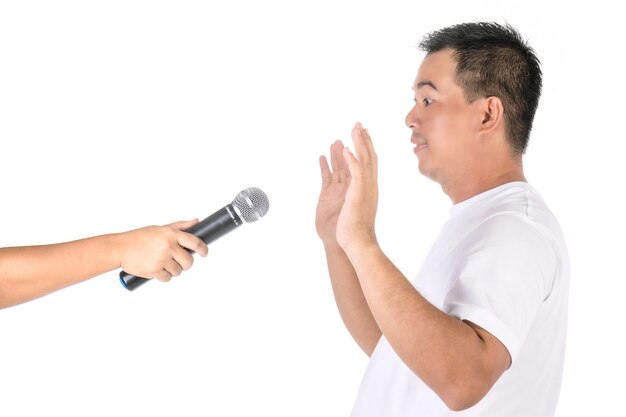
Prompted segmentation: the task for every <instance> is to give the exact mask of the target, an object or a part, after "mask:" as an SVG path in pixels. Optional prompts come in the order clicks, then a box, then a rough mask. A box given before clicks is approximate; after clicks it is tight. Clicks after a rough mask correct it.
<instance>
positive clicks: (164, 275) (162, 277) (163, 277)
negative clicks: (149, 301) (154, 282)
mask: <svg viewBox="0 0 626 417" xmlns="http://www.w3.org/2000/svg"><path fill="white" fill-rule="evenodd" d="M154 278H156V279H158V280H159V281H161V282H167V281H169V280H171V279H172V274H170V273H169V272H168V271H167V270H166V269H165V268H164V269H162V270H161V271H159V272H157V273H156V274H154Z"/></svg>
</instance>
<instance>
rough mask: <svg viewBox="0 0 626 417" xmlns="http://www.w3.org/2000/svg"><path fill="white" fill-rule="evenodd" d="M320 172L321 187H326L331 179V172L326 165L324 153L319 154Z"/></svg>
mask: <svg viewBox="0 0 626 417" xmlns="http://www.w3.org/2000/svg"><path fill="white" fill-rule="evenodd" d="M320 172H321V173H322V187H327V186H329V185H330V183H331V182H332V180H333V174H332V172H330V168H329V167H328V160H327V159H326V157H325V156H324V155H322V156H320Z"/></svg>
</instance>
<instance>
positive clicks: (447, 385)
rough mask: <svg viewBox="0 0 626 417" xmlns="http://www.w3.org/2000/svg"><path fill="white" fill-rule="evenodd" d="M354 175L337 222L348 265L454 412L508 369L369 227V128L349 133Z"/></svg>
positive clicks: (490, 342)
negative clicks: (432, 298)
mask: <svg viewBox="0 0 626 417" xmlns="http://www.w3.org/2000/svg"><path fill="white" fill-rule="evenodd" d="M352 138H353V141H354V146H355V151H356V156H355V155H353V154H352V152H350V150H349V149H347V148H346V149H345V150H344V157H345V159H346V161H347V163H348V165H349V169H350V173H351V176H352V180H351V183H350V187H349V189H348V191H347V193H346V198H345V203H344V205H343V207H342V210H341V214H340V215H339V218H338V220H337V241H338V243H339V244H340V246H341V247H342V248H343V249H344V251H345V253H346V255H347V256H348V259H349V260H350V262H351V264H352V266H353V267H354V269H355V271H356V274H357V276H358V279H359V282H360V284H361V289H362V291H363V294H364V296H365V299H366V300H367V304H368V306H369V308H370V309H371V312H372V314H373V316H374V318H375V320H376V322H377V323H378V325H379V326H380V329H381V330H382V333H383V334H384V335H385V337H386V338H387V340H388V341H389V343H390V344H391V346H392V347H393V349H394V350H395V352H396V353H397V354H398V356H399V357H400V358H401V359H402V360H403V361H404V362H405V363H406V365H407V366H408V367H409V368H410V369H411V370H412V371H413V372H414V373H415V374H416V375H417V376H419V377H420V379H422V380H423V381H424V382H425V383H426V384H427V385H428V386H429V387H430V388H431V389H432V390H433V391H434V392H435V393H437V395H438V396H439V397H440V398H441V399H442V400H443V401H444V402H445V403H446V405H447V406H448V407H449V408H450V409H452V410H462V409H466V408H469V407H471V406H472V405H474V404H476V403H477V402H478V401H480V399H481V398H482V397H483V396H484V395H485V394H486V393H487V392H488V391H489V390H490V389H491V387H492V386H493V384H494V383H495V382H496V381H497V380H498V378H499V377H500V376H501V375H502V373H503V372H504V371H505V370H506V369H507V368H508V367H509V366H510V363H511V357H510V355H509V352H508V351H507V349H506V348H505V346H504V345H503V344H502V343H501V342H500V341H499V340H498V339H497V338H495V337H494V336H492V335H491V334H489V333H488V332H486V331H485V330H483V329H481V328H480V327H478V326H476V325H474V324H473V323H470V322H464V321H461V320H458V319H456V318H454V317H451V316H449V315H447V314H446V313H444V312H442V311H441V310H439V309H437V308H436V307H434V306H433V305H432V304H430V303H429V302H428V301H427V300H426V299H425V298H424V297H422V296H421V295H420V294H419V292H418V291H417V290H416V289H415V288H414V287H413V285H411V283H410V282H409V281H408V280H407V279H406V278H405V277H404V276H403V275H402V273H401V272H400V271H399V270H398V269H397V268H396V267H395V266H394V265H393V264H392V263H391V261H390V260H389V259H388V258H387V257H386V256H385V254H384V253H383V252H382V250H381V249H380V247H379V245H378V242H377V241H376V234H375V231H374V219H375V216H376V206H377V200H378V188H377V187H378V186H377V160H376V153H375V152H374V148H373V145H372V142H371V139H370V137H369V133H368V132H367V130H365V129H363V128H362V126H360V124H357V126H356V127H355V128H354V129H353V131H352Z"/></svg>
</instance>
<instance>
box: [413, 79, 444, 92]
mask: <svg viewBox="0 0 626 417" xmlns="http://www.w3.org/2000/svg"><path fill="white" fill-rule="evenodd" d="M425 86H429V87H431V88H432V89H433V90H435V91H436V92H439V90H437V87H435V84H433V83H432V81H420V82H418V83H417V84H415V87H414V88H413V90H419V89H420V88H422V87H425Z"/></svg>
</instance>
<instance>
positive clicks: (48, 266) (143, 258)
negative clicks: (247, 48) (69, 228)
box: [0, 220, 208, 308]
mask: <svg viewBox="0 0 626 417" xmlns="http://www.w3.org/2000/svg"><path fill="white" fill-rule="evenodd" d="M195 223H197V220H192V221H188V222H177V223H173V224H171V225H168V226H150V227H145V228H142V229H137V230H132V231H129V232H124V233H116V234H108V235H102V236H96V237H91V238H87V239H82V240H77V241H73V242H67V243H58V244H53V245H44V246H28V247H16V248H0V308H5V307H10V306H13V305H16V304H20V303H23V302H26V301H30V300H32V299H35V298H38V297H42V296H44V295H46V294H49V293H51V292H54V291H56V290H59V289H62V288H65V287H68V286H70V285H73V284H76V283H79V282H82V281H85V280H87V279H89V278H92V277H95V276H97V275H100V274H103V273H105V272H108V271H111V270H114V269H117V268H123V269H124V270H125V271H126V272H128V273H131V274H133V275H137V276H141V277H146V278H157V279H159V280H161V281H167V280H169V279H171V277H173V276H178V275H180V273H181V272H182V271H183V270H187V269H189V268H190V267H191V265H192V264H193V256H192V255H191V254H190V253H189V252H188V251H187V250H185V248H188V249H191V250H193V251H194V252H197V253H199V254H200V255H202V256H206V255H207V253H208V248H207V246H206V244H205V243H204V242H202V240H200V239H199V238H197V237H196V236H194V235H191V234H189V233H185V232H184V231H183V230H184V229H188V228H189V227H191V226H192V225H194V224H195Z"/></svg>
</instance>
